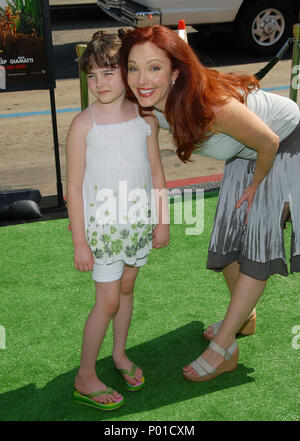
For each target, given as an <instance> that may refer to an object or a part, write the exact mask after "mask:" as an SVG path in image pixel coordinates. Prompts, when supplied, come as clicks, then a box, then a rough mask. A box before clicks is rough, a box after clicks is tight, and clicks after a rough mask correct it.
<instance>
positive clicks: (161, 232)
mask: <svg viewBox="0 0 300 441" xmlns="http://www.w3.org/2000/svg"><path fill="white" fill-rule="evenodd" d="M169 241H170V228H169V225H165V224H159V225H157V227H156V228H155V229H154V230H153V240H152V247H153V248H162V247H166V246H168V245H169Z"/></svg>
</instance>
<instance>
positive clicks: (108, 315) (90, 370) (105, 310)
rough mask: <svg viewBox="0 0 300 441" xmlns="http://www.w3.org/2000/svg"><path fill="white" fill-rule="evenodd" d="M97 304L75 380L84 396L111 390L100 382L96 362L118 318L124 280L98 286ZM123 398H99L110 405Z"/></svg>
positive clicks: (84, 341) (96, 283)
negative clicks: (112, 322) (110, 328)
mask: <svg viewBox="0 0 300 441" xmlns="http://www.w3.org/2000/svg"><path fill="white" fill-rule="evenodd" d="M95 288H96V302H95V305H94V307H93V309H92V311H91V312H90V314H89V316H88V318H87V320H86V323H85V328H84V333H83V343H82V352H81V361H80V367H79V371H78V374H77V376H76V378H75V388H76V389H77V390H78V391H79V392H81V393H82V394H89V393H92V392H95V391H97V390H105V389H106V388H107V387H106V386H105V384H104V383H102V381H100V380H99V378H98V377H97V374H96V370H95V368H96V361H97V357H98V353H99V350H100V348H101V345H102V342H103V339H104V337H105V333H106V330H107V327H108V325H109V322H110V321H111V320H112V319H113V317H114V316H115V315H116V313H117V311H118V308H119V292H120V280H116V281H114V282H105V283H104V282H101V283H100V282H95ZM120 396H121V395H120V394H118V393H117V392H114V393H113V395H111V394H107V395H106V394H105V395H101V397H99V398H98V397H95V398H94V400H95V401H98V402H101V403H109V402H112V401H113V398H119V397H120Z"/></svg>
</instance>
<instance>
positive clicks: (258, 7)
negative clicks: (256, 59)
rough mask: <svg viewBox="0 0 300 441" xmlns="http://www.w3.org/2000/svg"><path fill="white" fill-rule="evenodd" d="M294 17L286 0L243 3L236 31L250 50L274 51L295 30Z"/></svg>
mask: <svg viewBox="0 0 300 441" xmlns="http://www.w3.org/2000/svg"><path fill="white" fill-rule="evenodd" d="M294 19H295V17H294V16H293V11H292V6H290V5H289V2H287V1H286V0H254V1H252V2H251V3H249V2H246V3H245V5H244V6H243V7H242V9H241V11H240V13H239V14H238V17H237V21H236V31H237V33H238V35H239V38H240V41H241V44H242V45H243V46H244V48H245V49H246V50H247V51H248V52H250V53H252V54H254V55H274V54H276V53H277V52H278V50H279V49H280V48H281V47H282V46H283V44H284V43H285V42H286V41H287V39H288V38H289V37H290V35H291V34H292V27H293V22H294Z"/></svg>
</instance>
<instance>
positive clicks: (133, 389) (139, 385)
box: [116, 363, 145, 392]
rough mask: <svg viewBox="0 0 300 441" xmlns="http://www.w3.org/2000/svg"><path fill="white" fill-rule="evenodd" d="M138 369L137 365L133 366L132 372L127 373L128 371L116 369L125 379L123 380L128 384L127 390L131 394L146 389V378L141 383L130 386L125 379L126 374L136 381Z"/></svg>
mask: <svg viewBox="0 0 300 441" xmlns="http://www.w3.org/2000/svg"><path fill="white" fill-rule="evenodd" d="M136 368H137V365H136V364H135V363H133V364H132V368H131V370H130V371H127V370H126V369H117V368H116V369H117V371H118V372H119V373H120V374H121V375H122V378H123V380H124V382H125V384H126V387H127V389H128V390H130V391H131V392H135V391H137V390H140V389H142V388H143V387H144V385H145V378H144V377H142V379H141V381H137V382H136V383H135V384H130V383H129V382H128V381H127V380H126V379H125V378H124V377H123V375H124V374H126V375H128V376H129V377H131V378H132V379H134V380H135V378H134V374H135V371H136Z"/></svg>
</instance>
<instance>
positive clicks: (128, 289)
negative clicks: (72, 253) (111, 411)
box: [112, 265, 143, 385]
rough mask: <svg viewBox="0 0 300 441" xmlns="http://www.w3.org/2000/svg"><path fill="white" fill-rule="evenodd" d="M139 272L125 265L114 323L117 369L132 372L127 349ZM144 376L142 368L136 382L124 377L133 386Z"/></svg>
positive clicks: (137, 372)
mask: <svg viewBox="0 0 300 441" xmlns="http://www.w3.org/2000/svg"><path fill="white" fill-rule="evenodd" d="M138 271H139V268H138V267H132V266H127V265H124V272H123V275H122V279H121V289H120V307H119V310H118V313H117V314H116V316H115V318H114V323H113V326H114V328H113V329H114V348H113V354H112V356H113V360H114V363H115V366H116V368H117V369H126V370H130V369H131V367H132V361H130V360H129V358H128V357H127V355H126V353H125V348H126V342H127V337H128V331H129V326H130V321H131V316H132V311H133V297H134V284H135V280H136V277H137V275H138ZM142 376H143V372H142V371H141V369H140V368H137V369H136V372H135V379H136V380H135V379H133V378H130V377H129V376H128V375H124V377H125V379H126V380H127V381H128V382H130V383H131V384H133V385H134V384H136V382H139V381H140V380H141V378H142Z"/></svg>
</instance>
